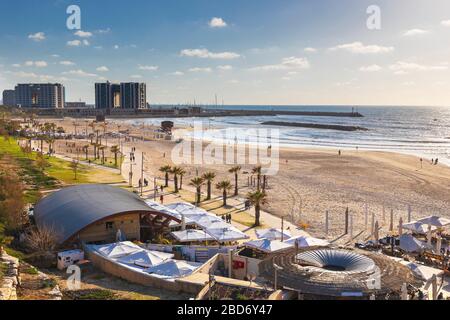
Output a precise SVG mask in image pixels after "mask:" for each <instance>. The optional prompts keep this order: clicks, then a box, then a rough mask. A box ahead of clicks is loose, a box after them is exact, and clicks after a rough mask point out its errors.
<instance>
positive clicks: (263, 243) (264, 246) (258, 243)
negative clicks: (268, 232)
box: [244, 239, 292, 253]
mask: <svg viewBox="0 0 450 320" xmlns="http://www.w3.org/2000/svg"><path fill="white" fill-rule="evenodd" d="M244 246H245V247H248V248H252V249H258V250H261V251H263V252H266V253H271V252H277V251H281V250H284V249H287V248H291V247H292V244H288V243H285V242H281V241H278V240H269V239H259V240H252V241H249V242H246V243H244Z"/></svg>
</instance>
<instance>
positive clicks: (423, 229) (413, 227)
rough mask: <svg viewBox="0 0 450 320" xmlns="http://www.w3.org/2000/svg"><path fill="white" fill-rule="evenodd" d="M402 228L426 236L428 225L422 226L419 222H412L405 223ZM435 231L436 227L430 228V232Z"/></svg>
mask: <svg viewBox="0 0 450 320" xmlns="http://www.w3.org/2000/svg"><path fill="white" fill-rule="evenodd" d="M402 228H403V229H406V230H410V231H412V232H414V233H419V234H427V232H428V224H424V223H422V222H419V221H412V222H409V223H405V224H403V226H402ZM436 229H437V228H436V227H434V226H431V231H435V230H436Z"/></svg>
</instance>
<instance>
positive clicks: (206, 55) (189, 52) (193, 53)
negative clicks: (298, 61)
mask: <svg viewBox="0 0 450 320" xmlns="http://www.w3.org/2000/svg"><path fill="white" fill-rule="evenodd" d="M180 55H181V56H184V57H196V58H202V59H224V60H230V59H237V58H239V57H240V56H241V55H240V54H238V53H235V52H229V51H225V52H210V51H209V50H208V49H184V50H181V52H180Z"/></svg>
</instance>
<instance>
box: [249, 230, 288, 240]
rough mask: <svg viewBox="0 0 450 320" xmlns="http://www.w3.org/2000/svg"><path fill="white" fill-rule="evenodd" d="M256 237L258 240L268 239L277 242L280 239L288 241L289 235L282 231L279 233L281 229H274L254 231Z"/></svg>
mask: <svg viewBox="0 0 450 320" xmlns="http://www.w3.org/2000/svg"><path fill="white" fill-rule="evenodd" d="M255 233H256V236H257V237H258V239H269V240H278V239H281V238H282V235H283V238H284V239H286V240H287V239H289V238H290V237H291V233H290V232H288V231H286V230H284V231H283V232H281V229H275V228H270V229H258V230H255Z"/></svg>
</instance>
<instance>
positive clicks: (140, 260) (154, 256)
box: [117, 250, 173, 268]
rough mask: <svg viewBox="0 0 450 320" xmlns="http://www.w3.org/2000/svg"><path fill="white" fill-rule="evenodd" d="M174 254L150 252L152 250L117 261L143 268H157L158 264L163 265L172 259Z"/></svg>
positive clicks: (136, 253)
mask: <svg viewBox="0 0 450 320" xmlns="http://www.w3.org/2000/svg"><path fill="white" fill-rule="evenodd" d="M172 258H173V254H171V253H165V252H159V251H150V250H142V251H138V252H135V253H132V254H130V255H127V256H124V257H121V258H119V259H117V262H120V263H124V264H131V265H137V266H139V267H142V268H150V267H153V266H156V265H158V264H161V263H163V262H164V261H166V260H169V259H172Z"/></svg>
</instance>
